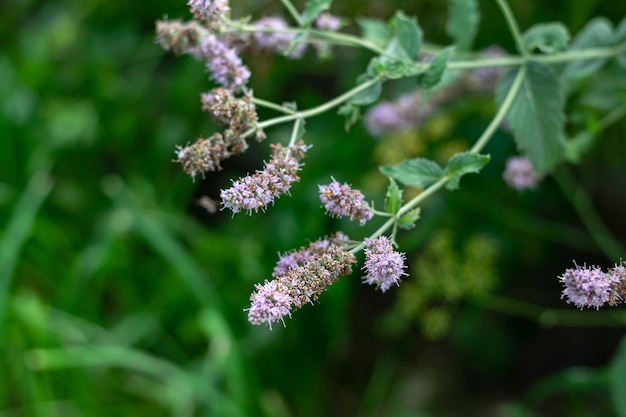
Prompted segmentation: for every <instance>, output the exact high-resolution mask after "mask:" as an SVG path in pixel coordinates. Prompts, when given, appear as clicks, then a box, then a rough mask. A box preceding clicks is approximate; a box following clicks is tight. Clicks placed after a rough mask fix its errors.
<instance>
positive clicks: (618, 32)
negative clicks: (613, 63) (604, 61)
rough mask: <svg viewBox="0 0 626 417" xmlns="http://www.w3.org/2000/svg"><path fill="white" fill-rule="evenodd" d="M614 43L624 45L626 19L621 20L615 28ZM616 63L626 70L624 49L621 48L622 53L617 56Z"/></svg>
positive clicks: (625, 41)
mask: <svg viewBox="0 0 626 417" xmlns="http://www.w3.org/2000/svg"><path fill="white" fill-rule="evenodd" d="M614 36H615V43H616V44H624V43H626V17H625V18H624V19H622V21H621V22H620V24H619V25H618V26H617V28H615V35H614ZM616 58H617V63H618V64H619V65H620V66H621V67H622V68H626V49H624V48H622V52H620V54H619V55H617V57H616Z"/></svg>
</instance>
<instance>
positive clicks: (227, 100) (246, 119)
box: [202, 87, 259, 133]
mask: <svg viewBox="0 0 626 417" xmlns="http://www.w3.org/2000/svg"><path fill="white" fill-rule="evenodd" d="M202 110H204V111H207V112H209V113H210V114H211V116H212V117H213V119H214V120H215V121H216V122H218V123H221V124H224V125H227V126H228V127H229V128H230V129H232V130H233V131H235V132H237V133H244V132H245V131H246V130H248V129H250V128H252V127H254V126H255V125H256V123H257V121H258V119H259V117H258V116H257V114H256V106H255V105H254V104H253V103H252V98H251V96H250V95H249V94H246V95H244V96H243V97H241V98H236V97H235V96H234V95H233V93H232V91H230V90H227V89H226V88H223V87H220V88H214V89H213V90H211V91H210V92H208V93H203V94H202Z"/></svg>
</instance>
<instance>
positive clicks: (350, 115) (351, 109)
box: [337, 103, 361, 132]
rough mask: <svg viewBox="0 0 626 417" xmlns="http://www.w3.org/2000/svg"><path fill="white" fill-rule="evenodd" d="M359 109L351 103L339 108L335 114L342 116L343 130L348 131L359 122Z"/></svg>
mask: <svg viewBox="0 0 626 417" xmlns="http://www.w3.org/2000/svg"><path fill="white" fill-rule="evenodd" d="M360 109H361V108H360V107H359V106H357V105H355V104H353V103H346V104H344V105H343V106H341V107H339V109H338V110H337V114H339V115H341V116H344V118H345V121H344V129H345V130H346V132H347V131H349V130H350V127H352V125H354V124H355V123H356V122H358V121H359V119H360V118H361V110H360Z"/></svg>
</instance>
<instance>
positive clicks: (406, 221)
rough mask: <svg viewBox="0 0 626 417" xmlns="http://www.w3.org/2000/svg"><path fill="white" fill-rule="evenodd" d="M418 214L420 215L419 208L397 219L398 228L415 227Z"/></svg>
mask: <svg viewBox="0 0 626 417" xmlns="http://www.w3.org/2000/svg"><path fill="white" fill-rule="evenodd" d="M420 213H421V210H420V208H419V207H418V208H415V209H413V210H411V211H409V212H408V213H407V214H405V215H404V216H402V217H400V218H399V219H398V226H399V227H401V228H403V229H410V228H412V227H413V226H415V223H416V222H417V221H418V220H419V218H420Z"/></svg>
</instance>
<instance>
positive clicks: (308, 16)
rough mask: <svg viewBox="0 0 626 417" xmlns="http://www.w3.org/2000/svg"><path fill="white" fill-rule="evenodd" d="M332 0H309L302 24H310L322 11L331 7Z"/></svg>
mask: <svg viewBox="0 0 626 417" xmlns="http://www.w3.org/2000/svg"><path fill="white" fill-rule="evenodd" d="M332 2H333V1H332V0H309V1H308V2H307V4H306V7H305V8H304V11H303V12H302V16H301V17H302V24H303V25H308V24H309V23H311V22H313V21H314V20H315V19H317V18H318V17H319V15H320V14H322V12H324V11H326V10H328V9H330V5H331V3H332Z"/></svg>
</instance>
